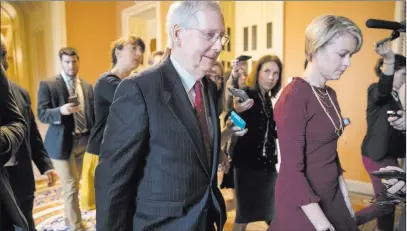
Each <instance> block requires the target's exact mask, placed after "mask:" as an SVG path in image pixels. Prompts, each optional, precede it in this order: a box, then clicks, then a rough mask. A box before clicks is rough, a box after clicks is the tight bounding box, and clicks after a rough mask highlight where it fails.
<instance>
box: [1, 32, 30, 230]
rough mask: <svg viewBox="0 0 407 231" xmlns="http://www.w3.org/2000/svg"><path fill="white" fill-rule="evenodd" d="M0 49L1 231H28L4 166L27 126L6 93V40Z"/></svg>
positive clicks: (10, 97) (15, 149) (7, 90)
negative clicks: (22, 230) (14, 230)
mask: <svg viewBox="0 0 407 231" xmlns="http://www.w3.org/2000/svg"><path fill="white" fill-rule="evenodd" d="M0 42H1V47H0V108H1V109H2V110H0V230H2V231H11V230H13V229H14V226H17V227H20V228H23V229H25V230H28V224H27V221H26V219H25V217H24V215H23V213H22V212H21V210H20V208H19V207H18V204H17V201H16V199H15V197H14V193H13V190H12V189H11V186H10V183H9V179H8V175H7V172H6V171H5V169H4V166H3V165H4V164H5V163H7V162H8V161H9V160H10V159H11V157H12V156H13V155H14V154H15V153H16V152H17V151H18V149H19V148H20V145H21V144H22V143H23V141H24V138H25V136H26V132H27V125H26V123H25V122H24V118H23V116H22V115H21V113H20V111H19V110H18V108H17V105H16V102H15V100H14V97H13V95H12V94H11V92H10V91H9V84H8V81H7V78H6V73H5V72H6V71H5V69H4V68H7V62H6V54H7V52H6V51H5V47H6V45H5V40H4V37H3V36H1V40H0Z"/></svg>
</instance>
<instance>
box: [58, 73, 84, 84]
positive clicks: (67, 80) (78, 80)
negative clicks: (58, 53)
mask: <svg viewBox="0 0 407 231" xmlns="http://www.w3.org/2000/svg"><path fill="white" fill-rule="evenodd" d="M61 76H62V78H64V81H65V82H67V83H68V82H69V80H70V79H71V77H69V76H68V75H67V74H66V73H65V72H64V71H61ZM76 82H77V83H80V82H81V80H80V78H79V76H78V75H76Z"/></svg>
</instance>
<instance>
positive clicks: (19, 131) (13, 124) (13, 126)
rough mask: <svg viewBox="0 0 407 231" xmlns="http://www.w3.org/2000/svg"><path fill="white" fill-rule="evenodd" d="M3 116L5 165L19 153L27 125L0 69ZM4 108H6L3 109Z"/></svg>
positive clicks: (1, 157) (0, 135)
mask: <svg viewBox="0 0 407 231" xmlns="http://www.w3.org/2000/svg"><path fill="white" fill-rule="evenodd" d="M3 90H4V91H6V92H7V94H5V93H3V94H2V95H1V97H2V98H1V102H0V104H1V106H2V110H1V114H0V120H1V121H0V123H1V127H0V164H1V165H4V164H5V163H6V162H7V161H8V159H9V158H10V157H11V156H12V155H13V154H14V153H15V152H17V151H18V149H19V148H20V145H21V143H22V142H23V141H24V138H25V136H26V134H27V125H26V123H25V122H24V118H23V116H22V115H21V113H20V111H19V110H18V107H17V104H16V101H15V99H14V96H13V94H12V93H11V91H10V88H9V83H8V81H7V78H6V75H5V73H4V70H2V68H0V92H2V91H3ZM3 106H4V107H3Z"/></svg>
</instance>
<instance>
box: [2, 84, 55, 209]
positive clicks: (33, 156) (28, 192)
mask: <svg viewBox="0 0 407 231" xmlns="http://www.w3.org/2000/svg"><path fill="white" fill-rule="evenodd" d="M10 89H11V91H12V93H13V95H14V97H15V99H16V103H17V106H18V109H19V110H20V112H21V114H22V116H23V117H24V120H25V121H26V123H27V125H28V126H27V134H26V136H25V139H24V142H23V143H22V144H21V146H20V148H19V149H18V151H17V152H16V153H15V160H16V163H15V166H10V167H6V170H7V172H8V175H9V178H10V183H11V186H12V188H13V191H14V194H15V195H16V197H17V201H22V200H25V199H26V198H27V197H28V196H33V195H34V191H35V180H34V173H33V166H32V161H34V163H35V165H36V166H37V168H38V170H39V171H40V172H41V174H44V173H45V172H46V171H48V170H50V169H53V165H52V162H51V160H50V158H49V156H48V154H47V152H46V151H45V148H44V144H43V142H42V138H41V135H40V132H39V131H38V127H37V124H36V122H35V117H34V114H33V112H32V109H31V100H30V96H29V95H28V92H27V91H26V90H24V89H23V88H21V87H20V86H18V85H17V84H15V83H13V82H11V81H10Z"/></svg>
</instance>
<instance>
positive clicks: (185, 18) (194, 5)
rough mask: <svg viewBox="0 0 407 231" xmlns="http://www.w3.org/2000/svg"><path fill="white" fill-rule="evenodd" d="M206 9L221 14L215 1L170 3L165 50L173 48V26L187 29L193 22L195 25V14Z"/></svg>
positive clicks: (196, 21)
mask: <svg viewBox="0 0 407 231" xmlns="http://www.w3.org/2000/svg"><path fill="white" fill-rule="evenodd" d="M207 8H210V9H212V10H217V11H219V12H221V9H220V6H219V4H218V3H217V2H216V1H176V2H174V3H172V4H171V6H170V8H169V9H168V13H167V21H166V24H165V28H166V31H167V48H170V49H171V48H173V47H174V41H173V36H174V35H173V34H172V29H173V28H174V26H175V25H179V26H180V27H188V26H191V24H192V23H194V22H195V24H196V25H197V24H198V23H199V22H198V19H197V18H196V13H198V12H200V11H203V10H206V9H207ZM196 25H195V26H196Z"/></svg>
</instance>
